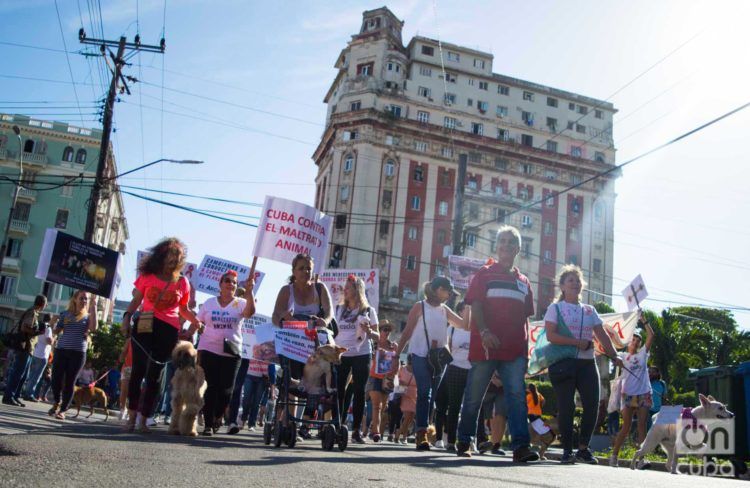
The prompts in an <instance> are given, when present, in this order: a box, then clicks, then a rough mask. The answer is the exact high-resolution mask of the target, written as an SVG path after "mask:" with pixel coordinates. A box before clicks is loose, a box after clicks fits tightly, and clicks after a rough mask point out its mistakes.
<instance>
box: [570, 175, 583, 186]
mask: <svg viewBox="0 0 750 488" xmlns="http://www.w3.org/2000/svg"><path fill="white" fill-rule="evenodd" d="M581 181H583V178H582V177H581V175H577V174H571V175H570V182H571V183H572V184H574V185H577V184H579V183H580V182H581Z"/></svg>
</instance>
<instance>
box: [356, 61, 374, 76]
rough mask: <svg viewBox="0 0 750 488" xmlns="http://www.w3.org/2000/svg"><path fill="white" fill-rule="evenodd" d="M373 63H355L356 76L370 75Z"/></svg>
mask: <svg viewBox="0 0 750 488" xmlns="http://www.w3.org/2000/svg"><path fill="white" fill-rule="evenodd" d="M374 66H375V63H364V64H358V65H357V76H372V71H373V67H374Z"/></svg>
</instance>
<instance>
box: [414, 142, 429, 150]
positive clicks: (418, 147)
mask: <svg viewBox="0 0 750 488" xmlns="http://www.w3.org/2000/svg"><path fill="white" fill-rule="evenodd" d="M414 149H415V150H416V151H417V152H427V143H426V142H425V141H414Z"/></svg>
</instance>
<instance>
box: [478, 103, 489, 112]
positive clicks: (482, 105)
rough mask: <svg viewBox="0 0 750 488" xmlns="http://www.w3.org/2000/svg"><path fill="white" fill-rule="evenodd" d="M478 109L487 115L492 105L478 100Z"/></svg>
mask: <svg viewBox="0 0 750 488" xmlns="http://www.w3.org/2000/svg"><path fill="white" fill-rule="evenodd" d="M477 108H478V109H479V111H480V112H482V113H485V112H486V111H487V110H488V109H489V108H490V104H489V103H487V102H483V101H481V100H477Z"/></svg>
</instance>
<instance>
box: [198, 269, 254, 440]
mask: <svg viewBox="0 0 750 488" xmlns="http://www.w3.org/2000/svg"><path fill="white" fill-rule="evenodd" d="M237 285H238V283H237V272H236V271H234V270H229V271H227V272H226V273H224V274H223V275H221V279H220V280H219V296H218V297H212V298H209V299H208V300H207V301H206V302H205V303H204V304H203V306H202V307H201V309H200V311H199V312H198V320H200V321H201V322H203V323H204V324H205V325H206V328H205V330H204V331H203V334H201V339H200V342H199V343H198V361H199V362H200V365H201V367H202V368H203V370H204V371H205V373H206V383H207V388H206V393H204V395H203V401H204V405H203V425H204V430H203V435H206V436H210V435H212V434H215V433H216V432H217V431H218V430H219V426H220V425H221V419H222V417H223V416H224V411H225V410H226V408H227V406H228V405H229V401H230V400H231V398H232V390H233V389H234V382H235V380H236V378H237V370H238V369H239V367H240V361H241V359H242V358H241V354H240V353H241V352H242V320H243V319H247V318H250V317H252V316H253V314H255V297H254V296H253V288H254V286H255V280H253V279H252V278H251V279H249V280H248V282H247V283H246V285H247V286H245V297H244V298H240V297H237V296H235V291H236V290H237Z"/></svg>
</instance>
